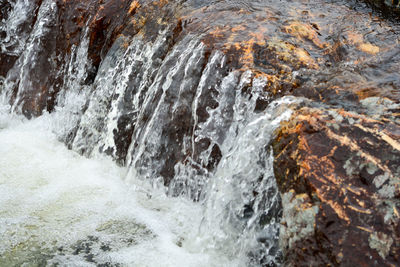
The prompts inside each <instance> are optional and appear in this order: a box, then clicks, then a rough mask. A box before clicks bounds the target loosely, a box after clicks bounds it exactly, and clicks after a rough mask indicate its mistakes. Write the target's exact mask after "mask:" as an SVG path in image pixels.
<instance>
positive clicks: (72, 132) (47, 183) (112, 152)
mask: <svg viewBox="0 0 400 267" xmlns="http://www.w3.org/2000/svg"><path fill="white" fill-rule="evenodd" d="M77 2H79V1H77ZM105 2H107V1H87V3H86V2H85V1H81V2H80V4H76V3H75V2H74V1H56V0H35V1H28V0H13V1H1V0H0V7H1V16H2V17H1V18H0V37H1V38H0V48H1V51H0V60H2V62H1V63H2V66H0V154H1V155H3V156H2V157H0V265H2V266H3V265H4V266H25V265H26V266H30V264H32V265H33V266H36V265H37V266H58V265H60V266H280V265H282V264H283V261H284V259H283V257H284V255H283V251H282V247H281V243H280V242H281V240H280V229H281V227H282V226H281V218H282V216H283V214H282V213H283V211H282V199H281V193H280V192H279V190H278V185H277V182H276V179H275V177H274V157H273V155H274V151H273V149H272V142H273V141H274V137H275V135H276V133H275V131H276V130H277V129H278V127H280V125H281V123H282V122H284V121H287V120H289V119H290V117H291V115H292V113H293V110H294V107H298V106H301V105H302V104H303V103H304V101H305V100H304V99H303V98H302V97H295V96H287V95H288V94H289V93H290V94H292V91H293V90H297V88H299V91H300V90H303V91H300V93H298V94H297V95H301V94H302V93H303V94H304V95H307V94H308V95H310V98H312V97H322V96H321V95H322V93H321V95H319V92H318V93H317V91H316V92H314V91H313V92H311V91H312V90H314V89H313V88H314V87H313V86H315V85H316V84H317V83H318V86H319V85H321V84H323V86H325V85H326V84H328V83H329V82H331V81H329V80H330V78H329V77H331V76H332V77H334V78H335V79H339V78H336V75H337V76H338V77H339V76H340V75H343V76H345V78H348V79H347V80H346V79H343V80H346V81H345V82H341V83H338V84H340V85H343V88H346V87H345V85H346V82H348V83H350V80H351V81H352V80H353V78H354V77H355V74H354V75H353V72H356V71H355V70H354V69H356V68H357V67H358V66H356V65H354V66H353V65H352V64H353V63H354V62H357V64H364V63H363V62H362V60H364V59H365V57H364V58H361V59H362V60H361V59H360V61H356V60H354V61H353V62H350V61H349V62H344V63H341V62H339V60H338V58H342V56H343V55H342V51H341V50H340V49H339V48H337V47H338V46H339V45H338V46H336V43H335V45H334V46H332V47H330V48H331V49H332V51H330V50H329V49H328V48H327V47H328V45H327V44H326V43H328V42H330V40H328V38H326V40H323V41H324V42H322V41H319V39H318V36H320V35H321V34H320V33H319V32H318V31H317V30H319V29H318V25H317V24H315V23H314V24H312V25H311V26H310V25H308V24H307V25H306V24H304V25H305V26H304V25H303V24H301V23H300V22H296V21H295V22H292V21H290V20H285V21H284V23H286V24H285V26H282V25H278V24H279V23H277V22H276V21H278V20H279V18H277V16H282V17H283V16H284V15H282V14H286V13H287V14H289V13H290V14H291V12H292V10H291V9H290V8H289V7H286V6H285V7H282V10H283V11H285V12H286V13H285V12H283V11H282V13H280V11H277V10H278V9H279V8H280V6H279V5H280V4H279V5H278V4H276V3H275V4H274V5H272V4H271V8H270V9H268V12H269V13H268V14H267V12H263V11H262V10H263V9H262V8H265V6H266V2H268V1H253V2H254V3H250V2H249V1H210V2H209V3H208V2H206V1H197V0H196V1H176V3H169V2H170V1H148V2H149V3H147V2H146V1H117V2H118V3H117V4H115V2H113V1H109V2H107V3H111V4H109V5H110V6H111V8H115V9H118V10H123V12H125V13H126V14H125V13H123V12H122V11H121V13H118V14H119V15H120V16H116V21H117V23H115V21H114V20H112V19H110V14H108V13H107V12H108V11H107V8H108V6H105V5H106V4H104V3H105ZM145 2H146V4H143V3H145ZM306 2H307V1H306ZM154 3H155V4H154ZM69 4H70V5H74V4H76V5H77V6H78V7H77V9H76V10H73V12H76V13H77V14H76V16H73V20H72V19H71V21H73V23H72V22H71V21H69V22H71V23H72V24H74V23H75V24H76V25H74V26H73V27H72V26H71V25H64V24H67V23H64V22H65V21H63V16H65V14H66V13H65V12H67V11H68V8H67V7H66V6H67V5H69ZM91 4H92V5H93V6H91ZM103 4H104V5H103ZM140 4H143V5H144V6H145V7H144V8H143V10H145V11H141V10H139V9H140V8H139V7H140ZM152 4H154V5H153V6H152ZM164 4H165V5H171V6H172V7H171V8H175V9H176V10H175V9H174V12H175V11H176V13H178V14H179V15H180V16H181V18H179V19H178V18H176V17H175V15H171V13H172V12H171V10H169V9H168V8H170V6H167V8H165V10H167V11H165V10H164V9H162V7H164V6H162V5H164ZM303 4H304V3H303ZM304 5H306V4H304ZM310 5H311V4H310ZM315 5H317V4H315ZM326 5H328V4H326ZM192 6H195V7H196V10H195V11H193V12H192V10H190V7H192ZM146 8H148V10H147V9H146ZM319 8H320V7H319ZM331 8H332V7H331ZM66 10H67V11H66ZM104 10H106V11H104ZM149 10H150V11H149ZM198 10H201V11H198ZM227 10H228V11H232V10H233V11H232V12H234V13H232V14H235V16H238V17H240V18H241V19H242V17H241V16H243V18H246V16H248V17H250V16H252V15H251V14H253V12H255V13H257V12H259V13H257V16H258V15H259V16H260V17H257V16H256V15H254V16H255V17H252V19H255V20H256V21H258V19H259V20H260V21H261V20H262V19H265V18H264V17H262V16H267V15H268V16H269V17H268V21H270V22H271V25H269V24H268V27H265V28H263V27H261V26H260V27H258V25H257V26H254V25H252V26H251V27H253V26H254V28H249V29H246V31H254V33H253V32H252V33H251V34H252V35H251V39H249V40H245V38H244V37H243V39H241V38H242V37H241V34H242V33H243V32H244V31H245V30H243V29H245V27H244V26H243V27H242V25H241V24H240V25H239V26H237V25H236V26H237V27H234V26H235V25H233V26H232V28H229V27H228V26H229V25H228V24H229V23H231V21H229V22H227V23H226V25H228V26H226V25H225V24H224V25H223V27H222V26H221V25H217V26H216V27H215V31H211V30H210V27H208V26H207V25H206V26H204V28H205V30H204V31H203V29H197V28H196V25H200V23H204V21H202V20H204V18H203V17H202V15H199V14H197V13H196V12H198V13H201V14H206V13H207V12H209V13H210V14H214V13H212V12H221V13H223V12H227ZM260 10H261V11H260ZM287 10H289V11H287ZM341 10H342V9H341ZM69 11H70V10H69ZM102 12H104V13H102ZM140 12H143V13H140ZM146 12H149V14H150V15H152V16H150V15H149V14H147V13H146ZM191 12H192V13H191ZM299 12H300V11H299ZM324 12H325V11H324ZM155 13H157V15H156V16H153V15H154V14H155ZM293 13H295V12H294V11H293ZM143 14H144V15H143ZM187 14H190V15H192V16H193V17H190V16H189V15H187ZM193 14H194V15H193ZM207 14H208V13H207ZM218 14H219V13H218ZM224 14H225V13H224ZM229 14H230V13H229ZM249 14H250V15H249ZM146 15H149V16H148V17H146ZM186 15H187V16H186ZM301 15H302V16H304V17H306V16H310V17H312V16H311V15H309V14H308V13H307V12H305V11H304V12H303V13H301ZM111 16H113V15H111ZM134 16H136V17H134ZM196 16H197V17H196ZM213 16H214V15H210V18H213V19H216V20H217V21H218V23H220V21H219V20H220V19H221V18H220V17H218V16H217V15H215V16H214V17H213ZM315 17H317V16H315ZM318 17H319V18H320V19H322V18H325V15H324V14H322V13H321V14H320V15H319V16H318ZM224 19H225V18H223V20H224ZM233 20H234V19H232V21H233ZM243 20H245V19H243ZM199 21H200V22H199ZM69 22H68V23H69ZM324 22H326V21H324ZM63 23H64V24H63ZM118 23H119V24H118ZM146 23H147V24H146ZM196 23H197V24H196ZM224 23H225V22H224ZM325 24H329V23H325ZM146 25H150V26H146ZM188 25H189V26H188ZM193 25H194V26H193ZM225 26H226V27H228V28H225ZM324 26H325V25H324ZM68 27H70V28H68ZM74 27H75V28H74ZM189 27H192V28H196V29H195V30H193V29H190V30H187V29H188V28H189ZM246 27H247V26H246ZM296 27H297V28H300V29H301V31H299V33H293V34H292V32H291V31H292V30H293V29H294V28H296ZM227 29H228V30H227ZM185 30H186V31H185ZM314 30H315V31H316V32H318V34H319V35H317V33H316V32H314ZM293 31H294V30H293ZM343 31H344V30H343ZM182 32H183V34H181V33H182ZM210 32H211V33H210ZM231 32H232V33H233V34H232V35H229V34H231ZM266 32H274V34H275V33H276V36H275V35H273V34H272V33H271V38H270V39H269V40H267V41H268V42H269V43H268V44H267V42H266V40H264V39H265V38H264V39H262V38H261V37H260V35H263V34H264V33H266ZM321 32H322V31H321ZM279 34H281V35H283V36H284V38H287V39H288V40H289V38H292V39H290V40H289V41H290V42H294V41H293V40H296V42H298V43H299V45H297V43H296V45H292V44H290V42H289V41H286V39H285V40H284V42H283V41H281V40H279V38H278V37H281V36H280V35H279ZM291 34H292V35H291ZM296 34H297V35H296ZM210 36H211V37H210ZM221 36H223V37H221ZM288 36H290V37H288ZM268 37H270V36H268ZM348 37H349V38H350V37H352V38H353V39H354V40H352V41H348V43H346V45H347V46H351V45H354V46H355V47H357V48H354V49H355V50H354V51H353V50H350V49H349V51H350V52H349V55H350V56H353V54H357V53H360V51H359V50H364V52H365V51H367V52H369V53H377V52H376V51H379V47H378V46H374V45H373V44H371V43H368V42H367V41H365V42H363V40H362V38H363V37H359V36H358V35H354V36H352V35H349V36H348ZM211 38H214V39H213V42H211V44H210V42H209V39H211ZM219 38H225V39H221V40H223V42H225V43H221V42H222V41H220V39H219ZM235 38H236V39H235ZM249 38H250V37H249ZM341 38H342V37H338V41H337V42H338V43H340V41H341V40H342V39H343V40H344V39H345V37H343V38H342V39H341ZM379 38H381V37H379ZM393 38H394V37H393ZM393 38H392V40H394V39H393ZM261 39H262V40H261ZM321 39H322V37H321ZM381 39H382V38H381ZM237 40H240V42H239V41H237ZM325 41H326V43H325ZM235 42H236V43H235ZM335 42H336V41H335ZM343 42H344V41H343ZM346 42H347V40H346ZM351 42H353V43H351ZM249 47H250V48H251V49H253V50H254V51H252V53H253V54H254V55H253V54H252V55H251V56H250V55H249V54H248V53H247V52H248V50H251V49H250V48H249ZM310 47H312V49H309V48H310ZM305 48H307V49H309V50H310V51H311V53H308V52H307V50H306V49H305ZM313 49H314V50H313ZM318 49H319V50H318ZM343 49H344V48H343ZM356 49H358V50H357V51H356ZM328 50H329V51H328ZM388 50H389V49H388ZM232 51H233V52H232ZM265 51H267V52H265ZM321 51H322V52H321ZM239 52H240V53H242V54H240V56H237V55H238V54H239ZM367 52H366V53H367ZM235 53H236V54H235ZM257 53H258V54H261V55H255V54H257ZM263 53H266V54H263ZM313 53H315V54H313ZM318 53H320V54H321V55H319V54H318ZM329 53H331V54H332V55H330V54H329ZM351 53H353V54H351ZM343 54H344V52H343ZM232 55H234V56H235V57H232ZM236 56H237V57H236ZM318 56H320V57H319V58H318ZM350 56H349V58H350ZM268 57H269V58H268ZM314 57H315V58H318V59H319V61H318V60H314ZM328 57H334V58H335V59H334V60H331V61H332V62H333V61H335V60H337V61H338V62H336V61H335V62H334V63H335V64H336V63H337V65H338V66H339V65H340V64H342V65H343V66H342V67H343V71H342V72H340V71H338V69H337V68H336V67H332V68H331V69H329V67H331V65H332V64H331V61H329V60H330V59H329V60H328V59H327V58H328ZM249 58H250V59H251V60H252V61H253V63H254V64H253V65H254V66H255V67H254V66H252V67H249V66H248V65H247V64H248V61H249ZM360 62H361V63H360ZM328 63H329V64H328ZM367 63H368V64H370V63H371V62H367ZM367 63H365V64H367ZM373 63H374V62H373ZM286 64H287V65H286ZM324 64H325V65H326V66H323V65H324ZM330 64H331V65H330ZM354 64H355V63H354ZM371 64H372V63H371ZM374 64H376V63H374ZM388 65H389V64H388ZM394 65H395V64H393V65H390V66H391V67H392V68H393V69H395V67H393V66H394ZM360 66H362V65H360ZM292 67H293V68H292ZM319 67H320V69H319ZM291 68H292V69H291ZM338 68H340V66H339V67H338ZM351 68H353V69H351ZM388 68H389V67H388ZM288 69H289V70H288ZM360 69H361V67H360ZM357 71H358V70H357ZM381 71H382V70H381ZM349 73H351V75H350V74H349ZM360 73H361V71H360ZM320 74H321V76H323V78H321V80H323V79H325V80H326V81H325V80H323V81H322V82H321V81H316V80H317V78H318V77H319V76H318V77H317V75H320ZM346 75H348V76H346ZM357 75H358V76H357V77H358V78H359V80H360V81H361V80H362V79H364V76H365V77H367V76H368V77H369V76H373V75H376V76H379V75H380V73H378V72H376V73H375V72H373V74H372V71H371V73H370V74H368V73H367V74H365V75H364V74H357ZM362 75H364V76H363V77H362ZM388 75H389V74H388ZM303 76H304V77H303ZM305 76H307V77H305ZM381 76H382V75H381ZM382 77H383V76H382ZM388 79H389V78H388ZM277 80H279V81H282V83H281V84H279V85H280V87H279V86H277V84H278V82H276V81H277ZM332 80H334V79H332ZM364 80H365V81H367V79H366V78H365V79H364ZM364 80H363V81H364ZM393 80H395V79H393ZM303 82H304V84H305V86H303V87H301V85H302V84H301V83H303ZM381 82H382V83H385V85H387V84H386V83H389V82H390V84H389V85H390V86H392V84H393V83H394V82H392V81H387V80H385V78H382V81H381ZM366 83H367V82H366ZM285 86H286V87H287V88H289V89H287V88H286V87H285ZM307 86H308V87H310V88H311V89H312V90H311V89H310V88H308V87H307ZM326 86H327V85H326ZM390 86H389V87H390ZM393 86H394V85H393ZM306 87H307V88H306ZM315 87H316V88H317V86H315ZM324 88H325V87H324ZM326 88H328V86H327V87H326ZM326 88H325V89H326ZM332 88H333V89H332ZM332 88H331V87H329V88H328V89H329V90H330V89H332V90H331V91H335V90H337V91H340V90H341V89H342V88H339V86H336V85H335V86H333V87H332ZM390 88H391V87H390ZM307 89H310V90H309V91H307ZM317 89H318V88H317ZM328 89H326V92H328ZM285 90H287V92H289V93H287V92H284V91H285ZM290 90H292V91H290ZM321 91H322V92H324V93H325V91H324V89H321ZM344 91H345V90H344ZM349 91H350V90H349ZM286 93H287V94H286ZM296 93H297V92H296ZM329 93H330V91H329V92H328V93H327V94H329ZM356 93H359V92H356ZM356 93H354V95H355V94H356ZM285 94H286V96H284V95H285ZM293 94H294V95H296V94H295V93H293ZM314 94H315V95H317V96H315V95H314ZM332 95H333V97H332ZM332 95H328V96H327V97H326V98H327V99H328V98H330V97H331V98H335V97H336V95H335V94H332ZM341 97H343V99H344V100H343V101H349V102H350V100H351V99H352V97H353V95H350V93H349V94H348V95H345V97H344V96H343V95H341ZM349 99H350V100H349ZM328 100H329V101H331V100H330V99H328ZM335 101H336V100H332V103H333V102H334V104H336V102H335ZM338 101H339V100H338ZM340 101H342V99H340ZM310 102H311V101H310ZM321 103H322V100H321ZM346 103H347V102H346ZM366 103H367V102H366ZM322 105H327V106H328V105H330V104H327V103H325V102H324V103H323V104H321V106H322ZM351 105H353V103H352V104H351ZM349 106H350V104H349ZM329 107H330V108H331V107H334V108H337V106H334V105H333V104H332V106H329ZM332 114H334V111H332ZM337 116H339V115H337ZM352 120H353V119H352ZM349 121H350V120H349ZM353 121H354V120H353ZM351 124H353V123H351ZM361 126H362V125H361ZM361 126H360V127H361ZM371 127H372V126H371ZM360 129H361V128H360ZM371 129H372V128H371ZM371 131H372V130H371ZM332 135H333V134H332ZM386 138H387V140H392V139H390V138H391V137H386ZM337 139H339V137H338V138H337ZM393 143H394V141H393ZM313 208H316V206H315V207H313ZM311 210H312V211H314V209H312V208H310V213H311ZM299 216H300V215H299ZM307 233H308V232H307ZM324 249H325V248H324ZM24 264H25V265H24Z"/></svg>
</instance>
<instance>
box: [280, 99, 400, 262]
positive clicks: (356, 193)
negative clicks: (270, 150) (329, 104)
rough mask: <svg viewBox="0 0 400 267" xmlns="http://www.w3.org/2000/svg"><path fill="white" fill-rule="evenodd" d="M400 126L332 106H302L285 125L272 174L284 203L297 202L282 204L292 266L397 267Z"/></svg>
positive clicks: (283, 230) (284, 237)
mask: <svg viewBox="0 0 400 267" xmlns="http://www.w3.org/2000/svg"><path fill="white" fill-rule="evenodd" d="M363 104H365V105H368V104H367V103H365V102H364V103H363ZM379 105H381V104H377V106H379ZM395 106H398V105H395ZM387 112H388V109H387V108H384V111H383V114H385V113H386V114H387ZM399 132H400V127H399V124H398V119H397V118H393V120H388V121H386V120H382V117H381V116H380V114H379V115H378V114H376V115H375V116H374V118H371V117H369V116H365V115H360V114H357V113H353V112H346V111H344V110H338V109H329V108H326V109H321V108H308V107H304V108H301V109H299V110H298V111H297V112H296V113H295V114H294V115H293V119H292V120H291V121H290V122H288V123H286V124H284V125H283V126H282V128H281V129H280V130H279V133H278V137H277V139H276V140H275V143H274V152H275V155H276V158H275V163H274V165H275V175H276V179H277V182H278V186H279V188H280V191H281V192H282V193H283V195H284V197H283V198H284V201H283V205H284V206H285V205H286V207H290V205H292V204H294V203H297V204H298V206H297V208H296V207H293V208H292V207H290V208H289V209H288V210H287V211H285V208H284V213H285V212H287V217H286V218H285V216H284V219H283V222H282V223H283V226H282V227H281V238H282V242H283V243H284V245H285V246H286V248H285V249H286V251H287V252H286V253H287V255H288V257H287V259H286V261H287V264H288V265H293V264H294V263H296V262H298V261H299V260H301V261H302V262H309V263H312V265H335V266H336V265H343V266H352V265H356V264H357V265H361V266H370V265H372V266H395V265H397V263H398V262H399V261H400V250H399V248H400V244H399V242H400V236H399V231H398V229H399V227H400V216H399V215H400V214H399V209H400V202H399V197H400V180H399V177H400V173H399V171H400V168H399V157H400V142H399V140H400V136H399ZM290 209H292V210H290ZM293 209H295V216H294V215H293V212H294V211H293ZM298 218H301V219H302V220H304V222H306V224H301V223H302V221H301V220H300V219H298ZM295 226H296V227H299V228H298V230H299V231H298V232H297V233H296V232H293V230H292V229H290V228H291V227H295ZM305 242H307V246H306V247H304V244H305ZM294 265H296V264H294Z"/></svg>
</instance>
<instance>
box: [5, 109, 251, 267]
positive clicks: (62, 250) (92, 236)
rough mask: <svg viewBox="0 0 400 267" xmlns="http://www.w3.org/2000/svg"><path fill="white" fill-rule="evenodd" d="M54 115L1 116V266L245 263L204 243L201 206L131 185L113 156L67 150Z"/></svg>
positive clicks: (230, 264) (220, 264)
mask: <svg viewBox="0 0 400 267" xmlns="http://www.w3.org/2000/svg"><path fill="white" fill-rule="evenodd" d="M51 120H52V117H51V116H44V117H41V118H39V119H35V120H31V121H25V120H24V119H21V118H19V117H13V116H9V115H5V114H4V113H2V114H1V119H0V129H1V130H0V153H1V155H4V156H2V157H1V158H0V236H1V242H0V255H1V256H0V266H21V265H23V264H26V266H35V265H38V266H43V265H46V264H47V265H53V264H56V263H59V264H60V265H61V266H64V265H68V266H93V265H94V262H95V263H96V264H105V265H103V266H116V265H115V264H116V263H119V264H122V265H129V266H224V265H225V266H228V265H229V266H232V265H238V264H239V265H240V263H241V262H243V260H244V259H243V258H241V257H237V258H229V257H227V256H226V255H224V254H223V253H222V252H218V251H216V250H213V249H211V248H210V249H208V248H206V247H204V248H203V247H201V245H199V241H198V237H197V234H198V231H199V225H200V220H201V219H202V216H201V214H202V207H201V205H200V203H193V202H192V201H190V200H187V199H184V198H170V197H167V196H166V195H165V194H163V193H162V192H158V191H157V189H153V188H149V187H148V186H146V185H145V184H139V183H138V184H136V183H135V180H134V179H133V180H132V182H131V183H130V184H127V183H126V182H124V175H125V173H126V172H125V170H124V169H123V168H120V167H117V166H116V165H115V163H113V162H112V161H110V160H108V159H101V158H98V159H86V158H84V157H82V156H80V155H78V154H77V153H75V152H72V151H69V150H67V148H66V147H65V145H64V144H62V143H60V142H59V141H57V138H56V137H55V136H54V134H52V133H51V131H50V130H49V125H50V124H51ZM106 264H109V265H106Z"/></svg>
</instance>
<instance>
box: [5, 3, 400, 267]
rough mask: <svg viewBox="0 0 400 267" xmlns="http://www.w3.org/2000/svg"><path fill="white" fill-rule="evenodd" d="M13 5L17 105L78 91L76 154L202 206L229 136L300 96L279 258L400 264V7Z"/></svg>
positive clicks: (49, 101)
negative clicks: (104, 158)
mask: <svg viewBox="0 0 400 267" xmlns="http://www.w3.org/2000/svg"><path fill="white" fill-rule="evenodd" d="M18 3H19V4H20V5H21V3H22V1H11V2H5V1H0V8H1V12H0V15H1V22H0V36H1V39H0V40H1V41H0V45H1V51H0V60H1V66H0V76H2V77H3V78H2V82H1V84H0V85H1V87H0V91H1V93H2V96H4V98H5V99H6V100H7V101H8V103H9V104H10V110H12V111H14V112H17V113H21V114H24V115H25V116H26V117H28V118H30V117H33V116H39V115H41V114H42V113H43V112H46V111H48V112H53V111H55V110H57V107H62V106H63V105H64V102H65V101H66V100H65V99H66V95H68V94H76V95H77V96H78V99H79V100H80V101H79V103H77V106H76V108H75V109H74V110H72V111H70V114H68V116H70V117H71V118H73V119H71V120H68V122H69V123H70V124H71V125H69V124H68V125H67V126H66V128H68V129H67V133H66V134H65V136H64V137H63V138H61V139H62V140H63V141H65V142H66V143H67V144H68V146H69V147H70V148H72V149H73V150H76V151H78V152H80V153H82V154H84V155H86V156H94V155H96V154H97V153H100V154H106V155H109V156H111V157H113V158H114V159H115V160H116V162H117V163H118V164H120V165H124V166H127V167H128V168H129V171H130V172H132V173H134V175H137V176H139V177H141V178H143V179H154V180H157V181H158V180H161V182H162V183H163V184H164V185H166V186H169V192H170V194H171V195H174V196H178V195H182V194H186V195H190V197H191V198H192V199H194V200H196V201H199V200H201V199H202V195H203V194H202V192H203V191H204V188H205V186H206V183H207V181H208V180H209V179H210V177H212V176H213V174H214V171H215V170H216V169H217V166H218V165H219V163H220V162H221V160H222V159H223V158H224V152H226V151H224V146H226V145H224V142H225V141H226V140H229V139H228V137H229V134H232V132H229V131H230V130H232V129H233V130H232V131H233V132H234V130H235V129H236V132H238V128H239V127H238V126H236V125H242V126H243V125H247V124H246V123H243V122H244V121H246V119H248V118H253V116H256V114H262V112H263V111H264V110H266V109H267V107H268V105H269V104H270V103H271V102H272V101H273V100H274V99H277V98H280V97H282V96H287V95H292V96H296V97H298V98H301V99H305V100H304V103H303V104H301V105H299V106H298V107H297V108H295V109H294V114H293V115H292V116H291V118H290V120H289V122H287V123H283V124H282V125H281V127H280V128H279V129H278V130H277V132H276V138H275V140H274V141H272V144H273V148H274V157H275V161H274V170H275V177H276V181H277V183H278V187H279V190H280V193H281V196H282V227H281V233H280V242H281V243H280V244H281V245H282V246H283V247H282V249H283V252H284V255H283V258H284V263H285V264H287V265H296V263H297V262H302V263H304V265H305V266H309V265H329V264H330V265H334V266H336V265H343V266H351V265H375V266H391V265H393V266H396V265H398V264H399V261H400V259H399V257H400V256H399V253H400V252H399V247H400V244H399V242H400V241H399V236H398V233H399V232H400V231H399V219H400V218H399V210H400V206H399V178H398V177H400V166H399V158H400V152H399V151H400V145H399V139H400V136H399V132H400V129H399V124H400V122H399V119H398V118H399V114H400V108H399V103H400V89H399V88H400V71H399V64H400V45H399V33H400V26H399V23H398V20H397V15H398V10H399V3H398V1H375V0H368V1H365V2H361V1H352V0H346V1H344V0H337V1H333V0H332V1H329V0H318V1H273V0H257V1H239V0H233V1H225V0H220V1H203V0H190V1H183V0H182V1H167V0H154V1H150V0H139V1H136V0H135V1H129V0H123V1H116V0H106V1H94V0H91V1H75V0H73V1H51V0H43V1H32V2H29V3H30V6H25V9H24V10H25V13H24V14H23V15H21V16H20V17H21V20H16V21H15V20H13V18H15V16H12V12H20V11H19V9H18V8H19V5H18ZM371 7H373V8H371ZM21 14H22V13H21ZM388 14H389V18H388ZM10 25H11V26H13V27H11V26H10ZM79 51H81V52H82V53H80V52H79ZM74 71H75V72H74ZM66 77H70V78H66ZM71 77H72V78H71ZM3 80H4V81H3ZM243 99H246V100H247V102H246V103H245V104H243V102H242V101H243ZM68 118H69V117H68ZM235 127H236V128H235ZM265 145H268V144H265ZM182 177H185V180H184V181H183V182H181V181H180V180H178V178H182ZM174 181H175V183H174ZM245 204H248V203H245ZM297 205H299V206H300V207H301V208H300V210H296V208H295V207H296V206H297ZM311 226H312V228H310V227H311ZM299 228H300V229H301V230H300V231H299V232H298V233H297V234H296V229H299ZM91 242H92V243H93V242H94V243H96V242H97V241H93V240H92V241H90V240H89V241H82V243H81V244H80V245H79V244H77V248H76V249H77V250H79V252H78V254H79V253H80V252H81V251H86V247H91V246H92V245H91V244H92V243H91ZM96 244H97V243H96ZM97 245H98V244H97ZM97 245H96V246H97ZM93 246H94V245H93ZM100 246H101V245H100ZM78 248H81V249H78ZM88 249H89V248H88ZM84 253H85V255H86V256H85V257H89V258H90V257H92V256H91V255H92V252H90V249H89V250H88V252H87V253H86V252H84ZM278 261H279V260H278Z"/></svg>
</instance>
